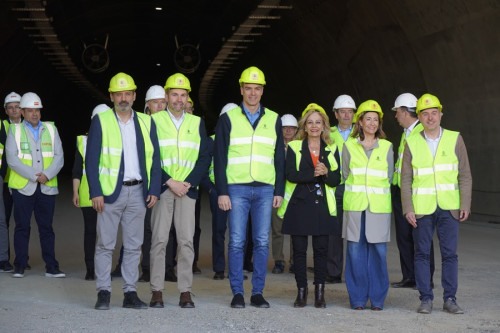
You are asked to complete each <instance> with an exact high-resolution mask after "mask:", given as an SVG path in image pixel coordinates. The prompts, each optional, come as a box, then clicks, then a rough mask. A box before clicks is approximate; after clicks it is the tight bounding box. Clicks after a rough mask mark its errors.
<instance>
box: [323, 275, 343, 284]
mask: <svg viewBox="0 0 500 333" xmlns="http://www.w3.org/2000/svg"><path fill="white" fill-rule="evenodd" d="M325 283H326V284H335V283H342V278H341V277H340V276H331V275H327V276H326V279H325Z"/></svg>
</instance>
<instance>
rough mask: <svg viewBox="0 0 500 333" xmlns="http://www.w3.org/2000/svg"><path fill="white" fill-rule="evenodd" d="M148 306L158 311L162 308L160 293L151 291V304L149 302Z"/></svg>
mask: <svg viewBox="0 0 500 333" xmlns="http://www.w3.org/2000/svg"><path fill="white" fill-rule="evenodd" d="M149 306H150V307H152V308H158V309H160V308H163V298H162V294H161V291H154V290H153V295H152V296H151V302H149Z"/></svg>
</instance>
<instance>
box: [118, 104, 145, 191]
mask: <svg viewBox="0 0 500 333" xmlns="http://www.w3.org/2000/svg"><path fill="white" fill-rule="evenodd" d="M116 119H118V125H120V132H121V133H122V146H123V162H124V174H123V181H130V180H141V179H142V176H141V167H140V165H139V155H138V154H137V143H136V136H135V125H134V112H133V111H132V116H131V117H130V119H129V120H128V121H127V122H126V123H124V122H122V120H121V119H120V117H119V116H118V115H117V116H116Z"/></svg>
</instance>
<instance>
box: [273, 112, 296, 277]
mask: <svg viewBox="0 0 500 333" xmlns="http://www.w3.org/2000/svg"><path fill="white" fill-rule="evenodd" d="M297 128H298V123H297V119H296V118H295V117H294V116H293V115H291V114H285V115H283V116H282V117H281V129H282V131H283V141H284V144H285V154H286V148H287V147H288V143H289V142H290V141H292V140H293V139H294V138H295V134H297ZM277 213H278V209H277V208H273V212H272V215H271V239H272V244H271V246H272V252H273V259H274V267H273V270H272V271H271V273H273V274H281V273H283V272H284V270H285V255H284V254H283V240H284V238H285V237H284V236H283V234H282V233H281V227H282V225H283V219H282V218H280V217H279V216H278V214H277ZM292 252H293V251H292V242H290V266H291V265H292V263H293V259H292ZM292 270H293V269H292Z"/></svg>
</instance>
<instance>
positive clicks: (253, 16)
mask: <svg viewBox="0 0 500 333" xmlns="http://www.w3.org/2000/svg"><path fill="white" fill-rule="evenodd" d="M248 18H249V19H250V20H279V19H280V18H281V16H269V15H250V16H249V17H248Z"/></svg>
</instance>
